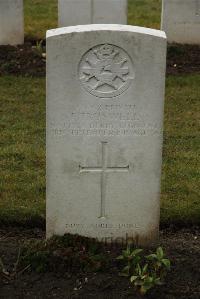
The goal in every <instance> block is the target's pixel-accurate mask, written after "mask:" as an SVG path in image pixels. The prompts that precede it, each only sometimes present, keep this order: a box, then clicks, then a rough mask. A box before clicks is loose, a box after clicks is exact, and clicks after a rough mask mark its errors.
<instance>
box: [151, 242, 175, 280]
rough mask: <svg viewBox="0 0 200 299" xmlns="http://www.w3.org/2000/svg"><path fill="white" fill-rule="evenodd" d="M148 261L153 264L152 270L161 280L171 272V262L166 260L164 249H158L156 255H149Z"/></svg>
mask: <svg viewBox="0 0 200 299" xmlns="http://www.w3.org/2000/svg"><path fill="white" fill-rule="evenodd" d="M146 259H147V260H148V261H151V262H152V268H153V269H154V271H155V273H158V274H159V276H160V277H161V279H163V278H164V277H165V275H166V273H167V271H169V270H170V266H171V263H170V260H169V259H167V258H165V256H164V251H163V249H162V247H158V248H157V250H156V253H152V254H149V255H147V256H146Z"/></svg>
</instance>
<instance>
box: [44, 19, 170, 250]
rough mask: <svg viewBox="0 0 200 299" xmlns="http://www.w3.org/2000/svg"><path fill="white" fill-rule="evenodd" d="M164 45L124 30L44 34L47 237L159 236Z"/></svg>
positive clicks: (160, 36)
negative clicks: (68, 235)
mask: <svg viewBox="0 0 200 299" xmlns="http://www.w3.org/2000/svg"><path fill="white" fill-rule="evenodd" d="M165 62H166V37H165V33H164V32H162V31H159V30H153V29H147V28H142V27H134V26H126V25H84V26H72V27H66V28H60V29H55V30H50V31H48V32H47V236H48V237H50V236H52V235H53V234H58V235H62V234H64V233H72V234H80V235H83V236H88V237H96V238H98V239H99V240H101V241H107V242H120V241H121V242H125V241H126V240H127V239H129V240H130V239H132V238H133V240H136V241H137V243H138V244H151V242H153V241H155V240H156V238H157V236H158V227H159V211H160V205H159V196H160V194H159V192H160V176H161V161H162V158H161V151H162V127H163V104H164V86H165Z"/></svg>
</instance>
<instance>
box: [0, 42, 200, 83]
mask: <svg viewBox="0 0 200 299" xmlns="http://www.w3.org/2000/svg"><path fill="white" fill-rule="evenodd" d="M45 68H46V58H45V41H41V42H38V41H26V42H25V44H24V45H20V46H16V47H13V46H0V75H8V74H12V75H23V76H38V77H41V76H45V72H46V71H45ZM190 73H200V46H196V45H194V46H192V45H178V44H171V45H168V54H167V74H168V75H169V74H172V75H178V74H190Z"/></svg>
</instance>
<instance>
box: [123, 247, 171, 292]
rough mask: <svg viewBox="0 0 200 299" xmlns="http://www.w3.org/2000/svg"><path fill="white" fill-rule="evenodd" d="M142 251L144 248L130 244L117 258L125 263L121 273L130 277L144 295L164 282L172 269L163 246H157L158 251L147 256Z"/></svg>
mask: <svg viewBox="0 0 200 299" xmlns="http://www.w3.org/2000/svg"><path fill="white" fill-rule="evenodd" d="M142 253H143V250H142V249H131V248H130V246H128V247H127V249H126V250H123V251H122V255H120V256H118V257H117V259H118V260H121V261H122V262H123V264H124V265H125V266H124V267H123V269H122V273H121V275H123V276H127V277H129V278H130V282H131V283H132V284H133V285H134V287H135V289H136V290H137V291H139V292H140V294H142V295H144V294H146V293H147V292H148V291H149V290H150V289H152V288H153V287H155V286H156V285H162V284H163V282H164V277H165V276H166V274H167V271H169V270H170V261H169V260H168V259H167V258H165V256H164V252H163V249H162V248H161V247H158V248H157V250H156V253H152V254H149V255H146V256H145V255H144V254H142Z"/></svg>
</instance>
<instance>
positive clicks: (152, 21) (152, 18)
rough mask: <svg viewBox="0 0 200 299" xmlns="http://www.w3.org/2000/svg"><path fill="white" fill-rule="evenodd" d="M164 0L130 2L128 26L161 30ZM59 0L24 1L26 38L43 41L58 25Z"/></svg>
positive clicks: (132, 0)
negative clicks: (162, 3) (50, 30)
mask: <svg viewBox="0 0 200 299" xmlns="http://www.w3.org/2000/svg"><path fill="white" fill-rule="evenodd" d="M161 1H162V0H128V24H130V25H135V26H144V27H149V28H156V29H159V28H160V17H161ZM57 2H58V0H24V19H25V20H24V22H25V37H26V38H28V39H43V38H44V37H45V34H46V30H48V29H52V28H56V27H57V23H58V8H57Z"/></svg>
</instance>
